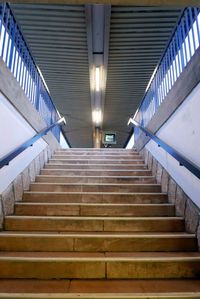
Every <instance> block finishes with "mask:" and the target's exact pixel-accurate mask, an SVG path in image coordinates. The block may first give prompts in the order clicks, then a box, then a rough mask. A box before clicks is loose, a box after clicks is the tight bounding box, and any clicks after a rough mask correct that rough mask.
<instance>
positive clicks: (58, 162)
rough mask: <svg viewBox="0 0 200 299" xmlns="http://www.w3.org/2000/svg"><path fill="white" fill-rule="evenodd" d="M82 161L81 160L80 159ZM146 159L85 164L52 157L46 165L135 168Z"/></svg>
mask: <svg viewBox="0 0 200 299" xmlns="http://www.w3.org/2000/svg"><path fill="white" fill-rule="evenodd" d="M80 161H81V160H80ZM144 164H145V163H144V161H143V160H139V159H138V160H132V163H129V164H127V163H126V164H123V163H117V164H115V163H112V161H110V163H106V164H104V163H101V164H99V163H97V164H96V163H87V164H83V163H78V164H77V163H75V164H72V163H68V160H66V161H65V160H64V159H63V160H61V159H51V160H49V163H48V164H46V165H45V167H47V166H49V165H65V166H66V167H67V168H69V169H76V168H78V169H82V168H83V169H104V168H107V169H127V170H128V169H133V168H134V167H135V165H142V166H144Z"/></svg>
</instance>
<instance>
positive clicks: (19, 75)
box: [17, 35, 22, 83]
mask: <svg viewBox="0 0 200 299" xmlns="http://www.w3.org/2000/svg"><path fill="white" fill-rule="evenodd" d="M21 62H22V60H21V35H20V38H19V60H18V69H17V81H19V83H20V77H21V65H22V63H21Z"/></svg>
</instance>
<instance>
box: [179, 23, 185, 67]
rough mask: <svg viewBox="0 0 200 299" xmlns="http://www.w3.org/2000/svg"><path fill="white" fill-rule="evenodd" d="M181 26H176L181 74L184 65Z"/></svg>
mask: <svg viewBox="0 0 200 299" xmlns="http://www.w3.org/2000/svg"><path fill="white" fill-rule="evenodd" d="M181 26H182V24H179V26H178V43H179V49H180V55H181V72H182V71H183V69H184V67H185V63H184V55H183V47H184V43H183V39H182V30H181Z"/></svg>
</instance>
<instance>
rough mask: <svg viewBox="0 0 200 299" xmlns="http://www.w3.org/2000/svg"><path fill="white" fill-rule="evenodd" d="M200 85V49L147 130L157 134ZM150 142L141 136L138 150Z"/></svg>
mask: <svg viewBox="0 0 200 299" xmlns="http://www.w3.org/2000/svg"><path fill="white" fill-rule="evenodd" d="M199 83H200V48H199V49H198V50H197V51H196V53H195V54H194V56H193V57H192V59H191V60H190V62H189V63H188V65H187V66H186V68H185V69H184V71H183V73H182V74H181V75H180V77H179V78H178V80H177V81H176V83H175V84H174V86H173V88H172V89H171V90H170V92H169V93H168V95H167V96H166V98H165V100H164V101H163V102H162V104H161V105H160V107H159V109H158V110H157V112H156V113H155V115H154V116H153V117H152V119H151V121H150V122H149V124H148V125H147V128H148V129H149V130H150V131H152V132H153V133H156V132H157V131H158V130H159V129H160V128H161V127H162V126H163V124H164V123H165V122H166V121H167V120H168V119H170V117H171V116H172V115H173V113H175V111H176V109H178V107H179V106H181V105H182V103H183V102H184V101H185V100H186V99H187V97H188V96H189V95H190V94H191V92H192V91H193V90H194V88H195V87H197V85H198V84H199ZM148 141H149V137H146V136H145V134H143V133H142V134H141V135H140V137H139V138H138V140H137V144H136V145H137V149H138V150H141V149H142V148H143V147H144V146H145V144H146V143H147V142H148Z"/></svg>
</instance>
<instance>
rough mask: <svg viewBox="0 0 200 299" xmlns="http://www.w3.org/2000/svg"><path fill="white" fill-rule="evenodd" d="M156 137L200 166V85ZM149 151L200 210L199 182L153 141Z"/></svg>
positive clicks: (149, 145) (149, 144)
mask: <svg viewBox="0 0 200 299" xmlns="http://www.w3.org/2000/svg"><path fill="white" fill-rule="evenodd" d="M157 136H158V137H159V138H160V139H161V140H163V141H165V142H166V143H167V144H169V145H170V146H172V147H173V148H174V149H176V150H177V151H178V152H179V153H181V154H182V155H184V156H185V157H186V158H187V159H189V160H190V161H192V162H194V163H195V164H196V165H198V166H199V167H200V84H199V85H198V86H197V87H196V88H195V89H194V90H193V91H192V92H191V94H190V95H189V96H188V98H187V99H186V100H185V101H184V102H183V103H182V104H181V106H180V107H179V108H178V109H177V110H176V112H175V113H174V114H173V115H172V116H171V118H170V119H169V120H168V121H167V122H166V123H165V124H164V125H163V126H162V128H161V129H160V130H159V131H158V132H157ZM146 148H147V149H148V150H149V151H150V152H151V153H152V155H153V156H155V158H156V159H157V160H158V161H159V162H160V163H161V164H162V165H163V167H164V168H165V169H166V170H167V171H168V173H169V174H170V175H171V176H172V177H173V178H174V180H175V181H176V182H177V183H178V184H179V185H180V186H181V188H182V189H183V190H184V191H185V193H186V194H187V195H188V196H189V197H190V198H191V199H192V200H193V201H194V202H195V203H196V205H197V206H199V207H200V180H199V179H198V178H196V177H195V176H194V175H192V174H191V173H190V172H189V171H188V170H187V169H185V167H182V166H180V165H179V164H178V162H177V161H176V160H175V159H174V158H172V157H171V156H170V155H169V154H167V153H166V152H165V151H164V150H162V149H161V148H159V147H158V146H157V145H156V143H155V142H154V141H150V142H149V143H148V144H147V145H146Z"/></svg>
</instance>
